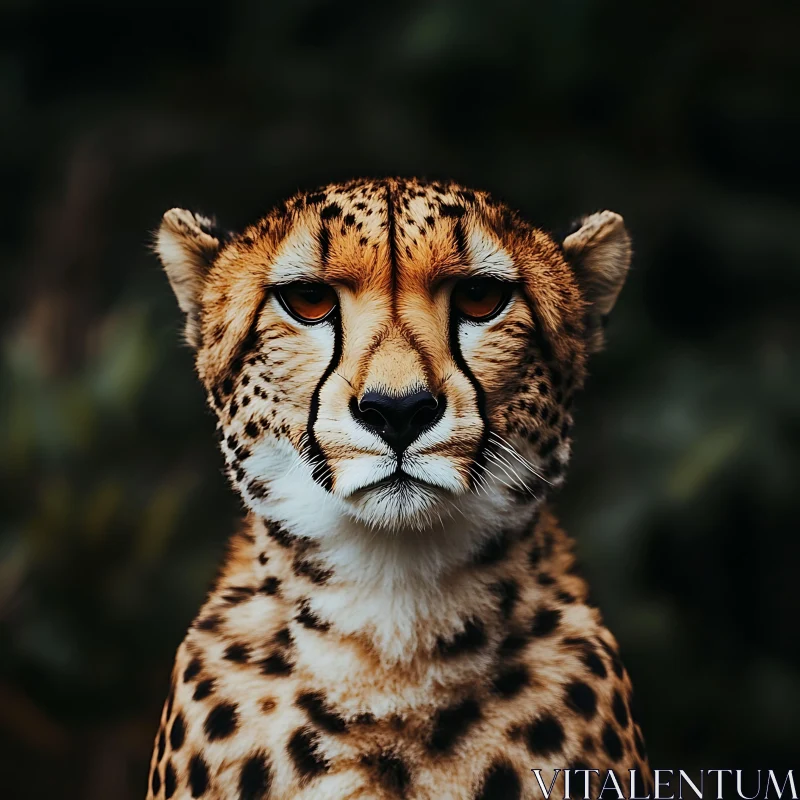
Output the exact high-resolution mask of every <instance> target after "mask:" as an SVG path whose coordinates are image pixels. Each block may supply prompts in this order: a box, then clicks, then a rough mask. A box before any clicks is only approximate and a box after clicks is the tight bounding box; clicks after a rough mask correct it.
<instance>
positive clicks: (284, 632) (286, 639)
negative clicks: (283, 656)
mask: <svg viewBox="0 0 800 800" xmlns="http://www.w3.org/2000/svg"><path fill="white" fill-rule="evenodd" d="M273 641H274V642H275V644H279V645H283V646H284V647H288V646H289V645H290V644H291V643H292V634H291V633H290V632H289V629H288V628H281V629H280V630H279V631H278V632H277V633H276V634H275V636H274V637H273Z"/></svg>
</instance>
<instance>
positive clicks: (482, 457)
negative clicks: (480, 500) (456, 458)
mask: <svg viewBox="0 0 800 800" xmlns="http://www.w3.org/2000/svg"><path fill="white" fill-rule="evenodd" d="M449 329H450V330H449V339H450V354H451V355H452V357H453V361H455V363H456V366H457V367H458V368H459V369H460V370H461V372H462V373H463V374H464V376H465V377H466V379H467V380H468V381H469V382H470V383H471V384H472V388H473V390H474V391H475V404H476V405H477V406H478V415H479V416H480V418H481V422H482V423H483V432H482V433H481V439H480V442H479V443H478V449H477V450H476V452H475V458H474V459H473V463H474V464H475V470H476V473H477V475H478V476H480V475H481V474H482V473H483V470H484V468H485V467H486V449H487V447H488V446H489V417H488V415H487V413H486V393H485V392H484V391H483V386H481V384H480V383H479V382H478V379H477V378H476V377H475V374H474V373H473V371H472V370H471V369H470V368H469V365H468V364H467V362H466V359H465V358H464V354H463V353H462V352H461V343H460V341H459V338H458V333H459V321H458V316H457V315H456V314H454V313H453V309H452V307H451V309H450V320H449ZM476 480H477V478H476V476H475V475H473V474H472V473H470V478H469V483H470V487H471V488H472V489H474V488H475V481H476Z"/></svg>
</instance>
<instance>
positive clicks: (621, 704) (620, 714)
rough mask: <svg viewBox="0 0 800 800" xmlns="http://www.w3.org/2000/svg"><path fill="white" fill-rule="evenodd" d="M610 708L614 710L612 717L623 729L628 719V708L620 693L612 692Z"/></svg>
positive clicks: (626, 725)
mask: <svg viewBox="0 0 800 800" xmlns="http://www.w3.org/2000/svg"><path fill="white" fill-rule="evenodd" d="M611 708H612V709H613V711H614V717H615V718H616V720H617V722H618V723H619V726H620V728H622V729H623V730H625V728H627V727H628V723H629V721H630V720H629V719H628V709H627V708H625V701H624V700H623V699H622V695H621V694H620V693H619V692H614V700H613V702H612V704H611Z"/></svg>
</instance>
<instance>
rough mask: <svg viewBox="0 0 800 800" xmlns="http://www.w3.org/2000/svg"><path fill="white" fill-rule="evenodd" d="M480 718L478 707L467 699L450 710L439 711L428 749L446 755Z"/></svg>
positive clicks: (471, 700)
mask: <svg viewBox="0 0 800 800" xmlns="http://www.w3.org/2000/svg"><path fill="white" fill-rule="evenodd" d="M480 716H481V709H480V706H479V705H478V704H477V703H476V702H475V700H473V699H472V698H467V699H466V700H463V701H462V702H461V703H458V704H457V705H454V706H451V707H450V708H444V709H441V710H440V711H439V712H438V713H437V714H436V717H435V719H434V721H433V733H432V735H431V741H430V748H431V750H433V751H434V752H436V753H446V752H448V751H449V750H451V749H452V747H453V746H454V745H455V744H456V742H457V741H458V740H459V739H461V738H462V737H463V736H465V735H466V733H467V731H468V730H469V729H470V728H471V727H472V725H474V724H475V723H476V722H477V721H478V720H479V719H480Z"/></svg>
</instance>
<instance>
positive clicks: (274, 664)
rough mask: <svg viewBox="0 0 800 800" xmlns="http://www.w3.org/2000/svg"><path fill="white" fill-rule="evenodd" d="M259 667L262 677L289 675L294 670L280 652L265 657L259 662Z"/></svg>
mask: <svg viewBox="0 0 800 800" xmlns="http://www.w3.org/2000/svg"><path fill="white" fill-rule="evenodd" d="M259 667H260V668H261V672H262V673H263V674H264V675H290V674H291V672H292V670H293V669H294V667H293V665H292V663H291V662H290V661H289V660H288V659H287V658H286V656H285V655H284V654H283V653H280V652H275V653H272V655H269V656H267V657H266V658H265V659H263V660H262V661H261V662H259Z"/></svg>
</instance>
